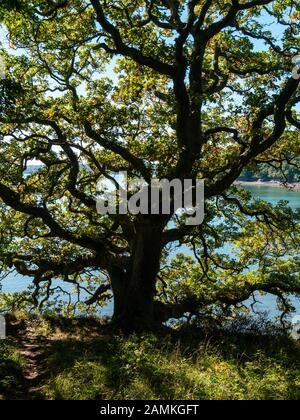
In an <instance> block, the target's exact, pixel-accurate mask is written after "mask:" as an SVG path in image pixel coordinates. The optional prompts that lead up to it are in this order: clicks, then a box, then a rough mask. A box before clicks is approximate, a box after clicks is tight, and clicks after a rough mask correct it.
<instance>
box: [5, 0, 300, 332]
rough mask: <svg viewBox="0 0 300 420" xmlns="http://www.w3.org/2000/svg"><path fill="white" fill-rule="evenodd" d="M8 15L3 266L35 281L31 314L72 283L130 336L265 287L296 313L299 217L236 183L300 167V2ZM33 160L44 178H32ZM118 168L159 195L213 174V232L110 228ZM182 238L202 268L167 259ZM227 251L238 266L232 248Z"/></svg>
mask: <svg viewBox="0 0 300 420" xmlns="http://www.w3.org/2000/svg"><path fill="white" fill-rule="evenodd" d="M1 7H2V8H1V16H2V20H3V23H4V25H5V27H6V28H7V31H8V34H9V35H8V37H9V41H10V44H11V46H14V48H15V49H16V51H17V54H10V53H9V51H7V50H5V49H4V50H3V51H2V55H3V56H4V57H5V59H6V62H7V65H8V72H7V75H6V78H5V79H4V80H1V81H0V86H1V102H0V124H1V143H0V147H1V161H0V170H1V182H0V198H1V200H2V201H1V238H2V239H1V261H2V264H3V269H4V270H5V269H8V268H10V267H14V268H15V269H16V270H17V271H18V272H19V273H20V274H23V275H28V276H31V277H32V278H33V283H34V288H35V289H34V293H33V297H32V299H33V302H34V303H35V304H36V305H39V306H42V305H43V304H44V303H45V301H46V300H47V298H48V297H49V296H50V295H51V293H52V292H53V288H54V287H53V283H52V282H53V279H60V280H62V281H64V282H67V283H70V282H71V283H74V285H75V286H76V287H78V289H80V288H85V289H88V292H89V293H90V294H91V297H90V299H89V300H88V302H87V304H90V305H93V304H95V303H97V302H101V299H103V298H107V297H108V293H110V290H111V291H112V293H113V296H114V302H115V315H114V321H115V322H116V323H117V324H118V325H121V326H122V327H125V328H129V329H132V328H139V327H141V328H144V327H147V326H153V324H156V323H160V322H162V321H163V320H164V321H165V320H168V319H169V318H170V317H181V316H182V315H183V314H189V315H191V316H192V315H194V316H199V315H201V314H202V312H203V310H205V311H206V312H207V311H208V310H210V311H212V312H214V313H215V312H216V310H217V309H218V310H219V309H222V310H229V309H230V308H231V307H233V306H236V305H238V304H239V303H241V302H243V301H244V300H245V299H247V298H248V297H249V296H251V295H252V294H253V293H254V292H255V291H257V290H259V291H263V292H270V293H273V294H275V295H276V296H278V298H279V300H280V303H281V304H282V305H283V309H284V312H285V311H287V310H288V309H289V304H288V301H287V298H286V295H287V294H289V293H291V292H293V293H299V288H300V283H299V260H298V256H297V252H298V251H297V250H298V245H299V227H298V224H297V220H298V219H297V215H296V214H294V213H293V212H292V211H291V210H290V209H288V208H287V207H286V205H285V204H284V203H280V204H279V205H278V206H277V207H276V208H272V207H271V206H270V205H268V204H266V203H264V202H261V201H255V202H254V201H253V200H252V199H251V196H250V195H249V194H248V193H246V192H244V191H242V190H239V189H237V188H235V187H234V186H233V183H234V181H235V180H236V179H237V178H238V177H239V176H240V174H241V173H242V171H243V170H244V168H246V167H248V166H249V165H253V164H255V165H258V166H259V165H261V164H265V162H266V161H268V162H269V163H270V162H276V161H278V160H281V161H283V162H284V161H286V160H288V161H289V162H290V161H295V159H296V158H297V156H298V155H299V121H298V119H297V106H298V103H299V83H300V80H296V79H295V78H293V77H292V67H293V64H292V57H293V56H295V55H296V54H297V52H298V45H299V24H298V21H297V19H298V17H299V4H297V2H294V1H292V0H288V1H284V2H283V1H274V0H273V1H272V0H253V1H237V0H232V1H228V2H225V3H224V2H220V3H219V2H212V1H210V0H206V1H204V0H203V1H197V0H191V1H176V0H168V1H167V0H166V1H165V0H164V1H163V0H162V1H141V0H136V1H132V0H131V1H126V0H124V1H100V0H91V1H81V0H66V1H59V2H58V1H51V2H49V1H47V2H46V1H29V2H28V1H26V2H25V1H22V0H19V1H16V2H14V4H11V2H10V3H9V4H5V3H4V7H3V6H1ZM112 69H114V72H113V73H112ZM32 160H36V161H38V162H41V163H42V165H43V166H42V167H41V168H40V169H39V170H38V171H37V172H35V173H33V174H31V175H30V176H29V177H26V178H25V177H24V171H25V169H26V167H27V165H28V163H29V162H31V161H32ZM296 162H298V161H296ZM120 170H126V171H128V173H129V176H130V177H134V176H139V177H143V178H144V179H145V181H147V182H149V181H150V180H151V179H153V178H164V177H166V178H168V179H174V178H180V179H184V178H193V179H194V178H197V177H198V178H203V179H204V180H205V183H206V218H205V222H204V224H203V225H202V226H199V227H187V226H185V224H184V217H183V218H182V217H178V216H174V215H170V217H165V216H151V217H143V216H141V215H139V216H137V217H131V216H121V215H116V216H103V217H101V216H99V215H98V214H97V212H96V210H95V208H96V199H97V194H99V192H97V184H98V182H99V180H100V179H101V177H106V178H107V179H111V177H112V176H113V174H115V173H116V172H117V171H120ZM178 242H179V243H180V244H182V245H186V246H187V248H189V249H190V251H191V252H192V253H193V255H194V258H191V257H188V256H183V255H178V256H177V258H176V259H175V260H174V261H173V262H172V263H170V261H169V258H168V257H169V255H170V250H171V246H172V244H173V245H174V244H175V245H176V244H178ZM227 243H230V244H232V245H233V246H234V250H235V255H234V256H233V255H232V254H230V255H229V254H228V253H226V254H225V253H224V251H223V252H222V251H220V249H222V247H223V246H224V245H225V244H227ZM41 294H42V295H41ZM41 296H42V297H41Z"/></svg>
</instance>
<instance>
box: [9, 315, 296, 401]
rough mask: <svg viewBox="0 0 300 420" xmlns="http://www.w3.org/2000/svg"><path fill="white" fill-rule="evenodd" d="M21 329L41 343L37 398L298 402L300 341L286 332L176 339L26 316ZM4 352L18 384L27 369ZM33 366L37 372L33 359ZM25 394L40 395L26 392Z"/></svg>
mask: <svg viewBox="0 0 300 420" xmlns="http://www.w3.org/2000/svg"><path fill="white" fill-rule="evenodd" d="M22 328H23V327H22ZM26 333H27V334H29V335H30V340H33V339H34V338H33V335H32V334H34V337H35V338H36V343H35V344H34V348H35V349H36V347H37V346H38V343H40V348H39V351H38V359H37V360H38V364H37V366H38V369H39V370H40V372H37V375H36V377H35V378H34V389H35V390H37V389H38V395H39V398H44V399H63V400H74V399H83V400H95V399H96V400H97V399H108V400H114V399H163V400H168V399H198V400H204V399H211V400H221V399H222V400H223V399H225V400H242V399H251V400H261V399H268V400H275V399H282V400H293V399H294V400H297V399H300V346H299V344H297V343H296V342H294V341H292V340H290V339H288V338H285V337H279V336H278V337H273V336H263V335H260V336H259V335H256V334H246V335H245V334H238V335H237V334H235V335H229V334H222V333H219V334H218V335H217V336H207V337H204V336H201V335H200V334H198V333H195V332H191V331H189V332H185V333H184V334H182V335H181V339H180V340H179V337H178V335H176V334H172V335H164V336H159V337H155V336H152V335H146V336H144V337H137V336H131V337H129V338H128V337H127V338H125V337H122V336H116V335H112V334H110V333H109V332H107V331H106V330H105V329H104V328H103V326H102V325H101V324H100V323H99V322H97V321H94V320H72V321H70V320H60V321H57V320H53V319H52V320H47V321H45V320H34V321H33V320H31V321H29V320H28V321H27V322H26ZM26 333H25V334H26ZM17 334H20V331H18V332H17ZM22 334H23V336H24V331H23V333H22ZM14 340H15V345H16V347H17V348H18V346H19V351H21V349H20V342H19V341H18V338H17V337H15V339H14ZM22 342H24V341H22ZM5 346H6V344H4V348H5ZM8 349H9V347H8ZM5 354H7V357H8V359H7V360H11V361H14V362H11V363H12V364H11V365H9V363H10V362H8V365H7V367H8V371H6V377H7V378H15V379H13V380H16V381H18V377H19V374H20V369H23V371H24V372H25V371H26V367H25V370H24V367H22V364H21V363H20V362H19V359H18V357H17V356H16V354H17V353H16V350H15V349H14V350H13V351H12V350H8V353H5ZM27 356H28V358H29V359H30V358H31V356H30V353H27ZM35 359H36V354H35ZM27 362H28V361H27ZM14 363H16V364H17V370H16V365H15V364H14ZM30 365H31V370H32V369H34V367H33V365H32V360H31V361H30ZM9 366H11V370H10V368H9ZM10 380H11V379H10ZM12 383H13V382H12ZM26 386H28V383H27V385H26ZM29 386H30V385H29ZM26 394H27V395H31V397H32V398H34V397H36V398H38V397H37V395H36V396H34V393H30V392H29V393H28V389H27V392H26ZM8 396H9V395H8Z"/></svg>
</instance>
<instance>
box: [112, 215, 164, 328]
mask: <svg viewBox="0 0 300 420" xmlns="http://www.w3.org/2000/svg"><path fill="white" fill-rule="evenodd" d="M162 233H163V226H162V224H161V223H154V222H153V221H151V220H149V221H147V220H146V221H145V220H143V222H142V223H140V224H139V225H138V226H137V227H136V234H135V238H134V239H133V244H132V255H131V259H130V264H129V267H128V269H127V272H126V274H125V275H124V277H123V279H122V278H121V277H120V276H119V277H116V278H115V279H114V281H113V282H112V283H113V293H114V316H113V323H114V324H115V325H116V326H117V327H118V328H119V329H121V330H122V331H124V332H133V331H143V330H151V329H153V328H154V327H155V314H154V296H155V292H156V281H157V274H158V272H159V270H160V258H161V252H162Z"/></svg>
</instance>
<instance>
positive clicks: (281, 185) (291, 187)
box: [234, 180, 300, 192]
mask: <svg viewBox="0 0 300 420" xmlns="http://www.w3.org/2000/svg"><path fill="white" fill-rule="evenodd" d="M234 185H239V186H242V187H275V188H285V189H289V190H292V191H295V192H300V182H295V183H292V184H284V183H282V182H280V181H265V182H264V181H261V180H258V181H236V182H235V183H234Z"/></svg>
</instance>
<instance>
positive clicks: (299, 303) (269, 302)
mask: <svg viewBox="0 0 300 420" xmlns="http://www.w3.org/2000/svg"><path fill="white" fill-rule="evenodd" d="M244 188H245V189H247V190H249V191H250V192H251V193H252V196H253V197H258V198H261V199H263V200H265V201H268V202H270V203H272V204H276V203H278V202H279V201H281V200H284V201H288V202H289V205H290V207H291V208H292V209H293V210H296V209H300V192H295V191H290V190H287V189H285V188H280V187H273V186H264V185H262V186H256V185H255V186H246V187H244ZM30 283H31V280H30V279H29V278H26V277H22V276H19V275H13V274H11V275H9V276H8V277H7V278H6V279H5V280H3V281H2V289H1V291H2V292H4V293H13V292H22V291H25V290H26V289H27V288H28V286H29V285H30ZM59 283H60V282H59V281H57V282H54V284H53V286H55V285H56V284H57V285H59ZM69 291H70V289H69ZM83 298H84V297H83ZM257 298H258V301H259V303H257V304H256V305H255V311H257V312H268V313H269V315H270V317H272V318H274V317H276V316H277V315H279V313H278V311H277V309H276V298H275V297H273V296H271V295H264V296H258V297H257ZM292 301H293V304H294V306H295V307H296V313H295V315H296V314H298V315H300V300H299V299H296V298H292ZM251 303H252V302H251ZM249 304H250V302H249ZM111 313H112V304H109V305H108V306H106V307H105V308H103V309H102V311H101V314H102V315H103V316H110V315H111Z"/></svg>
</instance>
